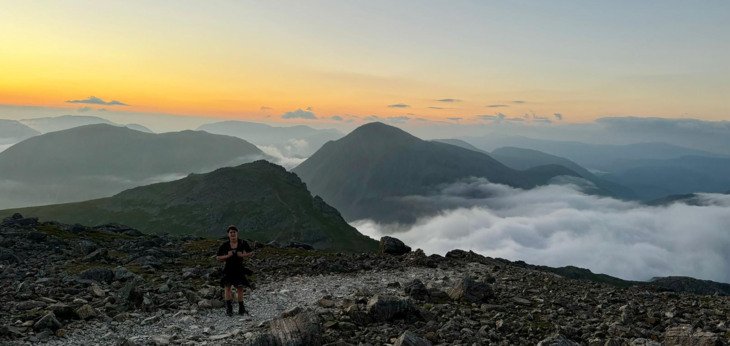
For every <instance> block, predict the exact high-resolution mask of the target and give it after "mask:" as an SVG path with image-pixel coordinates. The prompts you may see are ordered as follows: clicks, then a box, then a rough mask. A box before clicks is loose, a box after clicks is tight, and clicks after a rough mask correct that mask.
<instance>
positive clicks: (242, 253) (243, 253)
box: [238, 251, 253, 258]
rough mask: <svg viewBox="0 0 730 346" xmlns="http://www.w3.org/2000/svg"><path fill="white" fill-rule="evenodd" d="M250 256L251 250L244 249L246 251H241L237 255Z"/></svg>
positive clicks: (251, 254)
mask: <svg viewBox="0 0 730 346" xmlns="http://www.w3.org/2000/svg"><path fill="white" fill-rule="evenodd" d="M251 256H253V252H252V251H246V252H244V251H241V252H239V253H238V257H241V258H244V257H251Z"/></svg>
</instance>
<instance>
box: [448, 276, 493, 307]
mask: <svg viewBox="0 0 730 346" xmlns="http://www.w3.org/2000/svg"><path fill="white" fill-rule="evenodd" d="M447 293H448V295H449V297H451V299H453V300H465V301H468V302H471V303H481V302H486V301H488V300H489V299H491V298H492V297H494V292H493V291H492V288H491V287H490V286H489V284H487V283H484V282H479V281H476V280H474V279H472V278H471V277H465V278H463V279H461V280H459V281H458V282H457V283H456V284H455V285H454V286H453V287H451V288H450V289H449V291H448V292H447Z"/></svg>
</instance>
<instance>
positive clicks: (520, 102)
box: [512, 100, 527, 105]
mask: <svg viewBox="0 0 730 346" xmlns="http://www.w3.org/2000/svg"><path fill="white" fill-rule="evenodd" d="M512 103H514V104H518V105H521V104H524V103H527V101H524V100H514V101H512Z"/></svg>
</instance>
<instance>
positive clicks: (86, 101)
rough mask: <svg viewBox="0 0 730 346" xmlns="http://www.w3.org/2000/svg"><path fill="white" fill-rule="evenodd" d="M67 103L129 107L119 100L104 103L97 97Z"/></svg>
mask: <svg viewBox="0 0 730 346" xmlns="http://www.w3.org/2000/svg"><path fill="white" fill-rule="evenodd" d="M66 102H67V103H84V104H92V105H106V106H129V105H128V104H126V103H124V102H121V101H117V100H111V101H109V102H107V101H104V100H103V99H101V98H99V97H96V96H89V97H88V98H86V99H81V100H68V101H66Z"/></svg>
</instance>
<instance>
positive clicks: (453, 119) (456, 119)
mask: <svg viewBox="0 0 730 346" xmlns="http://www.w3.org/2000/svg"><path fill="white" fill-rule="evenodd" d="M446 119H449V120H451V121H456V122H458V121H459V120H462V119H464V118H461V117H451V118H446Z"/></svg>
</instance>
